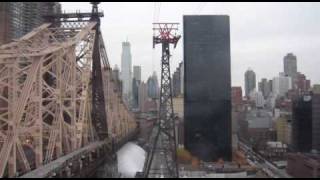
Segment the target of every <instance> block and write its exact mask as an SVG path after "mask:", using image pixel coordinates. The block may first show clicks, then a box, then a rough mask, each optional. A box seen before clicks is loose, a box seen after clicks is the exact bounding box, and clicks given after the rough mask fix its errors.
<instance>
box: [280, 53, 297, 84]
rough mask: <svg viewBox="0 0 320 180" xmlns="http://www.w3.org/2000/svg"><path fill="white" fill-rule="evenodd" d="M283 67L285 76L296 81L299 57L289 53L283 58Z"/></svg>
mask: <svg viewBox="0 0 320 180" xmlns="http://www.w3.org/2000/svg"><path fill="white" fill-rule="evenodd" d="M283 66H284V74H285V75H286V76H290V77H291V78H292V79H294V78H295V77H296V75H297V57H296V56H295V55H294V54H292V53H288V54H287V55H286V56H285V57H284V58H283Z"/></svg>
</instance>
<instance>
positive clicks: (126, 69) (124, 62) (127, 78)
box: [121, 41, 132, 104]
mask: <svg viewBox="0 0 320 180" xmlns="http://www.w3.org/2000/svg"><path fill="white" fill-rule="evenodd" d="M131 62H132V59H131V52H130V43H129V42H128V41H127V42H123V43H122V56H121V80H122V95H123V98H124V101H125V102H126V103H127V104H128V103H129V101H130V99H131V93H132V72H131V69H132V65H131Z"/></svg>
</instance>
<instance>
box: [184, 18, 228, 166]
mask: <svg viewBox="0 0 320 180" xmlns="http://www.w3.org/2000/svg"><path fill="white" fill-rule="evenodd" d="M183 26H184V33H183V34H184V37H183V38H184V62H185V63H184V70H185V74H184V117H185V147H186V149H187V150H189V151H190V152H191V154H193V155H195V156H197V157H198V158H200V159H201V160H203V161H216V160H219V159H223V160H227V161H229V160H231V157H232V150H231V72H230V59H231V58H230V25H229V16H184V18H183Z"/></svg>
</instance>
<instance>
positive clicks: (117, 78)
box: [112, 65, 122, 92]
mask: <svg viewBox="0 0 320 180" xmlns="http://www.w3.org/2000/svg"><path fill="white" fill-rule="evenodd" d="M112 76H113V79H114V80H115V82H116V85H117V86H118V89H119V92H121V91H122V82H121V80H120V71H119V68H118V66H117V65H115V67H114V69H113V70H112Z"/></svg>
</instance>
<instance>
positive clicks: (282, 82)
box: [272, 73, 292, 97]
mask: <svg viewBox="0 0 320 180" xmlns="http://www.w3.org/2000/svg"><path fill="white" fill-rule="evenodd" d="M290 89H292V81H291V77H289V76H285V75H284V73H279V76H278V77H275V78H273V81H272V92H273V93H274V95H276V96H277V97H281V96H284V95H285V94H286V93H287V92H288V91H289V90H290Z"/></svg>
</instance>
